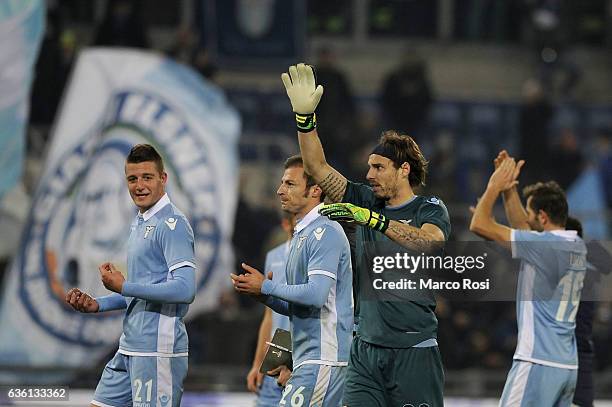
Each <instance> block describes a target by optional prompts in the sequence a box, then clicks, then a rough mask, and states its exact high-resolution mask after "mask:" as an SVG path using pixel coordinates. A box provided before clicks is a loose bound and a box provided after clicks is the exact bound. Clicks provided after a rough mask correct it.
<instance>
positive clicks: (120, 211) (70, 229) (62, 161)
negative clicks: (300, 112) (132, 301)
mask: <svg viewBox="0 0 612 407" xmlns="http://www.w3.org/2000/svg"><path fill="white" fill-rule="evenodd" d="M239 134H240V119H239V116H238V114H237V112H236V111H235V110H234V109H233V108H232V107H231V106H230V105H229V104H228V102H227V100H226V98H225V95H224V93H223V92H222V91H221V90H220V89H219V88H218V87H216V86H215V85H213V84H210V83H208V82H205V81H204V80H203V79H202V78H201V77H200V76H199V75H198V74H197V73H195V72H194V71H192V70H191V69H189V68H186V67H184V66H182V65H179V64H177V63H175V62H173V61H170V60H168V59H165V58H163V57H162V56H159V55H157V54H152V53H145V52H139V51H132V50H126V49H90V50H86V51H84V52H82V53H81V55H80V57H79V59H78V62H77V65H76V68H75V70H74V73H73V75H72V79H71V82H70V85H69V87H68V90H67V92H66V95H65V97H64V100H63V103H62V108H61V113H60V114H59V115H58V118H57V120H56V123H55V127H54V131H53V134H52V138H51V140H52V141H51V147H50V151H49V155H48V158H47V162H46V164H45V170H44V173H43V176H42V178H41V182H40V185H39V186H38V189H37V192H36V195H35V197H34V199H33V204H32V208H31V210H30V215H29V218H28V220H27V223H26V225H25V227H24V232H23V238H22V242H21V247H20V251H19V253H17V256H16V258H15V260H14V262H13V264H12V266H11V268H10V271H9V273H8V281H6V283H5V285H4V292H3V294H2V303H1V306H0V344H2V346H0V365H7V364H8V365H26V366H66V367H71V366H90V365H92V364H94V363H96V362H97V361H98V360H99V358H100V357H102V356H103V355H105V354H107V352H108V351H109V350H110V349H112V348H113V347H114V346H116V343H117V340H118V338H119V336H120V333H121V330H122V317H123V314H122V313H120V312H119V313H117V312H115V313H102V314H80V313H77V312H75V311H73V310H72V309H71V308H69V307H68V306H66V305H65V304H64V300H63V298H64V296H65V293H66V291H67V290H68V289H69V288H71V287H79V288H81V289H82V290H84V291H86V292H88V293H90V294H91V295H93V296H99V295H104V294H108V293H109V292H108V291H107V290H106V289H105V288H104V286H103V285H102V283H101V282H100V277H99V272H98V265H99V264H101V263H102V262H105V261H110V262H113V263H115V264H117V265H118V266H119V268H120V269H123V270H126V269H127V267H126V250H125V243H126V241H127V237H128V234H129V227H130V222H131V221H132V219H133V217H134V216H135V215H136V213H137V209H136V207H135V206H134V204H133V202H132V201H131V199H130V197H129V193H128V190H127V185H126V182H125V173H124V164H125V157H126V156H127V154H128V152H129V151H130V149H131V147H132V146H133V145H134V144H137V143H149V144H152V145H154V146H155V147H156V148H157V150H158V151H159V152H160V154H161V155H162V157H163V159H164V162H165V166H166V171H167V173H168V184H167V189H166V190H167V192H168V195H169V196H170V198H171V199H172V201H173V202H174V203H175V204H176V205H177V206H178V207H179V208H180V209H181V210H182V211H183V212H184V213H185V214H186V215H187V217H188V218H189V220H190V222H191V225H192V226H193V230H194V233H195V238H196V246H195V247H196V258H197V276H196V278H197V286H198V293H197V295H196V300H195V302H194V303H193V304H192V305H191V307H190V313H189V315H194V314H196V313H198V312H201V311H202V310H205V309H210V308H212V307H214V306H216V304H217V303H218V298H219V294H220V292H221V290H222V289H223V288H224V287H226V286H227V283H228V280H227V272H228V270H231V267H232V266H233V253H232V248H231V242H230V239H231V233H232V230H233V225H234V212H235V207H236V201H237V174H238V165H239V163H238V152H237V143H238V138H239ZM189 315H188V316H189ZM0 379H2V376H1V375H0ZM7 380H8V379H7ZM48 380H49V377H47V381H48Z"/></svg>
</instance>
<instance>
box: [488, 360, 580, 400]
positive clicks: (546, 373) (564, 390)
mask: <svg viewBox="0 0 612 407" xmlns="http://www.w3.org/2000/svg"><path fill="white" fill-rule="evenodd" d="M577 376H578V371H577V370H572V369H563V368H559V367H552V366H545V365H539V364H537V363H531V362H525V361H522V360H514V362H512V368H511V369H510V373H508V378H507V379H506V385H505V386H504V392H503V393H502V397H501V400H500V401H499V405H500V407H542V406H550V407H566V406H567V407H569V406H571V405H572V398H573V396H574V390H575V389H576V378H577Z"/></svg>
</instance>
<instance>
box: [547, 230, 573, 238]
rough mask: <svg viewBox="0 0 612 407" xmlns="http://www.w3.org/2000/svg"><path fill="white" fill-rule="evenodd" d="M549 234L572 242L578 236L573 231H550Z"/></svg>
mask: <svg viewBox="0 0 612 407" xmlns="http://www.w3.org/2000/svg"><path fill="white" fill-rule="evenodd" d="M550 233H552V234H553V235H557V236H561V237H564V238H566V239H572V240H576V237H577V236H578V232H577V231H575V230H551V231H550Z"/></svg>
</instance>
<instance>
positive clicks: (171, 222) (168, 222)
mask: <svg viewBox="0 0 612 407" xmlns="http://www.w3.org/2000/svg"><path fill="white" fill-rule="evenodd" d="M176 220H177V219H176V218H168V219H166V225H168V227H169V228H170V230H174V229H175V228H176Z"/></svg>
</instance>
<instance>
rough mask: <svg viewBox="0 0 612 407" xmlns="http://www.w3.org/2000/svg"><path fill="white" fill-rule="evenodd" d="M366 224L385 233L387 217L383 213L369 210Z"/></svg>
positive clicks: (387, 222)
mask: <svg viewBox="0 0 612 407" xmlns="http://www.w3.org/2000/svg"><path fill="white" fill-rule="evenodd" d="M368 226H369V227H371V228H372V229H374V230H378V231H379V232H380V233H385V232H386V231H387V228H388V227H389V219H387V217H386V216H385V215H383V214H380V213H377V212H374V211H371V212H370V220H369V221H368Z"/></svg>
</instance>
